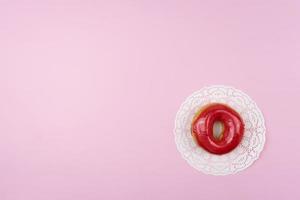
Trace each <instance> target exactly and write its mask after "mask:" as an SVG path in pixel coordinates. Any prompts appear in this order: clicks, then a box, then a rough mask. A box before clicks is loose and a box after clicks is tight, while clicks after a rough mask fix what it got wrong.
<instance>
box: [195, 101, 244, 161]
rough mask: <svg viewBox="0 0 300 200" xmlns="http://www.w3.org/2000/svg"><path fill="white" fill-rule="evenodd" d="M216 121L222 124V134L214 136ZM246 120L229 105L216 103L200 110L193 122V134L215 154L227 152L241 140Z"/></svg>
mask: <svg viewBox="0 0 300 200" xmlns="http://www.w3.org/2000/svg"><path fill="white" fill-rule="evenodd" d="M216 123H219V125H220V124H221V132H220V136H218V137H216V136H214V129H215V125H216ZM244 126H245V125H244V122H243V120H242V118H241V117H240V115H239V114H238V113H237V112H236V111H235V110H233V109H232V108H230V107H229V106H227V105H224V104H219V103H214V104H209V105H207V106H205V107H203V108H201V109H200V110H199V112H197V114H196V115H195V117H194V120H193V122H192V129H191V130H192V136H193V137H194V139H195V140H196V142H197V144H198V145H199V146H201V147H202V148H204V149H205V150H207V151H208V152H210V153H213V154H219V155H221V154H226V153H228V152H230V151H232V150H233V149H234V148H235V147H237V145H238V144H239V143H240V142H241V140H242V138H243V135H244Z"/></svg>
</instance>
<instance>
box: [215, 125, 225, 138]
mask: <svg viewBox="0 0 300 200" xmlns="http://www.w3.org/2000/svg"><path fill="white" fill-rule="evenodd" d="M223 133H224V123H223V122H221V121H215V122H214V124H213V136H214V138H215V139H216V140H221V139H222V138H223Z"/></svg>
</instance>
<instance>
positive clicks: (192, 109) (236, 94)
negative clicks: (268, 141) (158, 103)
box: [174, 85, 266, 175]
mask: <svg viewBox="0 0 300 200" xmlns="http://www.w3.org/2000/svg"><path fill="white" fill-rule="evenodd" d="M210 103H224V104H227V105H229V106H230V107H232V108H233V109H235V110H236V111H237V112H238V113H239V114H240V115H241V117H242V118H243V120H244V123H245V132H244V137H243V139H242V141H241V143H240V144H239V145H238V146H237V147H236V148H235V149H234V150H233V151H231V152H229V153H227V154H223V155H215V154H211V153H209V152H207V151H205V150H204V149H202V148H201V147H199V146H198V145H197V144H196V143H195V141H194V140H193V138H192V135H191V124H192V120H193V117H194V115H195V114H196V112H197V111H198V109H199V108H200V107H202V106H204V105H206V104H210ZM265 132H266V128H265V123H264V117H263V115H262V113H261V111H260V110H259V108H258V107H257V105H256V103H255V102H254V101H253V100H252V99H251V98H250V97H249V96H248V95H247V94H245V93H244V92H242V91H240V90H237V89H235V88H232V87H228V86H219V85H216V86H210V87H205V88H202V89H201V90H199V91H197V92H195V93H193V94H192V95H191V96H189V97H188V98H187V99H186V100H185V101H184V102H183V104H182V105H181V107H180V109H179V111H178V112H177V115H176V120H175V129H174V133H175V142H176V145H177V149H178V151H179V152H180V153H181V155H182V157H183V158H184V159H185V160H186V161H187V162H188V163H189V164H190V165H191V166H192V167H194V168H195V169H197V170H199V171H201V172H203V173H205V174H211V175H228V174H234V173H237V172H239V171H242V170H244V169H246V168H247V167H249V166H250V165H251V164H252V163H253V162H254V161H255V160H257V159H258V157H259V154H260V152H261V151H262V150H263V147H264V144H265Z"/></svg>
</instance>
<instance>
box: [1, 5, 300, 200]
mask: <svg viewBox="0 0 300 200" xmlns="http://www.w3.org/2000/svg"><path fill="white" fill-rule="evenodd" d="M299 9H300V2H299V1H296V0H295V1H293V0H288V1H286V0H282V1H278V0H272V1H271V0H267V1H259V0H248V1H238V0H236V1H234V0H229V1H209V0H206V1H196V0H195V1H184V0H181V1H171V0H169V1H167V0H163V1H158V0H157V1H152V0H148V1H134V0H126V1H83V0H82V1H67V0H64V1H59V0H57V1H38V0H36V1H33V0H31V1H27V2H26V1H19V2H17V1H14V0H12V1H9V0H0V95H1V96H0V136H1V137H0V199H1V200H83V199H84V200H99V199H158V200H159V199H176V200H177V199H228V200H229V199H230V200H240V199H244V200H248V199H283V198H285V199H289V200H290V199H299V198H300V190H299V184H300V170H299V169H300V167H299V165H300V156H299V152H300V143H299V137H300V136H299V129H300V123H299V112H300V103H299V102H300V69H299V65H300V37H299V36H300V26H299V23H300V12H299ZM211 84H225V85H231V86H234V87H236V88H238V89H241V90H243V91H244V92H246V93H247V94H249V95H250V96H251V97H252V98H253V99H254V100H255V101H256V102H257V104H258V105H259V107H260V108H261V110H262V111H263V113H264V115H265V119H266V125H267V128H268V131H267V143H266V146H265V149H264V151H263V153H262V155H261V158H260V159H259V160H258V161H257V162H255V163H254V165H252V166H251V167H250V168H249V169H248V170H246V171H243V172H241V173H239V174H237V175H230V176H225V177H214V176H209V175H204V174H202V173H200V172H198V171H196V170H194V169H193V168H191V167H190V166H189V165H188V164H187V163H186V162H185V161H184V160H183V159H182V158H181V156H180V154H179V152H178V151H177V150H176V147H175V143H174V134H173V127H174V118H175V114H176V112H177V110H178V108H179V106H180V104H181V102H182V101H183V100H184V99H185V98H186V97H187V96H188V95H190V94H191V93H192V92H193V91H195V90H198V89H200V88H201V87H203V86H205V85H211Z"/></svg>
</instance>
